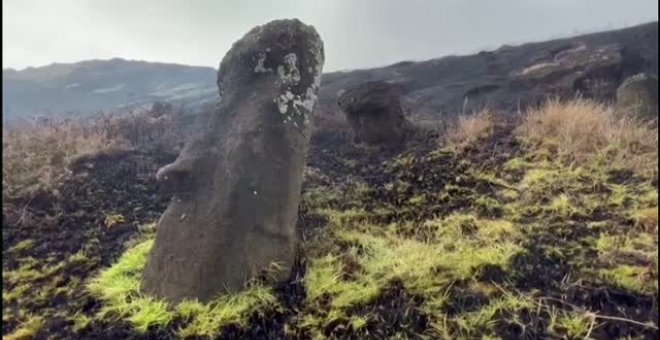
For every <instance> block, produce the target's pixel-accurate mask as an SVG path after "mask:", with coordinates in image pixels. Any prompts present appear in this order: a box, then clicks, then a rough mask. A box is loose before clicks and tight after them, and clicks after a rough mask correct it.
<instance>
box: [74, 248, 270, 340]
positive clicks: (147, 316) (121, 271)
mask: <svg viewBox="0 0 660 340" xmlns="http://www.w3.org/2000/svg"><path fill="white" fill-rule="evenodd" d="M153 242H154V241H153V239H148V240H146V241H143V242H141V243H139V244H137V245H135V246H133V247H132V248H130V249H128V250H127V251H126V252H125V253H124V254H123V255H122V256H121V258H120V259H119V260H118V261H117V262H116V263H115V264H114V265H112V266H111V267H109V268H107V269H105V270H103V271H102V272H101V273H99V274H98V275H97V276H96V277H95V278H93V279H92V280H91V281H90V282H89V283H88V285H87V288H88V290H89V291H90V293H92V295H94V296H96V297H98V298H99V299H100V300H101V301H102V302H103V304H102V306H101V309H100V311H99V312H98V315H97V316H98V317H99V318H101V319H110V320H116V319H124V320H126V321H129V322H130V323H131V324H132V325H133V326H134V328H135V330H136V331H137V332H138V333H146V332H149V331H150V330H151V329H153V328H154V327H165V326H167V325H168V324H170V323H171V321H172V320H173V319H174V318H175V317H177V316H180V317H183V318H185V319H187V320H189V321H190V322H189V324H188V325H186V326H185V327H184V328H182V329H181V330H180V334H181V335H182V336H184V337H185V336H209V337H213V336H215V335H217V334H218V333H219V331H220V329H221V328H222V327H224V326H226V325H229V324H236V325H239V326H246V323H247V320H248V318H249V316H250V315H251V314H252V313H253V312H254V311H256V310H257V309H259V308H263V307H265V306H267V305H268V306H274V305H276V298H275V297H274V295H273V294H272V291H271V289H269V288H267V287H264V286H262V285H258V284H253V285H250V286H249V287H248V288H247V289H246V290H244V291H241V292H238V293H230V294H227V295H223V296H220V297H218V298H216V299H214V300H213V301H211V302H209V303H206V304H202V303H199V302H196V301H183V302H181V303H180V304H178V305H176V306H169V305H168V304H167V303H165V302H164V301H158V300H155V299H153V298H151V297H148V296H145V295H143V294H141V293H140V291H139V286H140V277H141V272H142V269H143V268H144V266H145V264H146V260H147V257H148V254H149V251H150V250H151V248H152V246H153Z"/></svg>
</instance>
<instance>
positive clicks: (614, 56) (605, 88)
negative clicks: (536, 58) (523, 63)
mask: <svg viewBox="0 0 660 340" xmlns="http://www.w3.org/2000/svg"><path fill="white" fill-rule="evenodd" d="M622 51H623V49H622V47H621V46H620V45H618V44H610V45H605V46H599V47H587V46H586V45H578V46H576V47H573V48H570V49H565V50H562V51H561V52H559V53H557V54H556V55H555V56H554V58H553V59H552V60H550V61H542V62H539V63H536V64H532V65H530V66H527V67H525V68H523V69H522V70H518V71H516V72H514V73H513V74H512V76H513V79H514V81H518V82H520V83H521V84H523V85H524V86H529V87H541V88H542V89H543V91H544V92H547V93H553V94H558V95H568V96H570V95H573V94H574V93H579V94H581V95H583V96H585V97H589V98H594V99H599V100H606V99H610V98H613V97H614V94H615V91H616V84H618V83H619V81H620V78H621V74H622V70H623V66H624V58H623V56H622Z"/></svg>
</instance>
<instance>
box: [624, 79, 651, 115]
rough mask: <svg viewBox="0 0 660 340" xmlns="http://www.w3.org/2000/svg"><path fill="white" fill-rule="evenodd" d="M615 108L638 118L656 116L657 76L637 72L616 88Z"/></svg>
mask: <svg viewBox="0 0 660 340" xmlns="http://www.w3.org/2000/svg"><path fill="white" fill-rule="evenodd" d="M616 103H617V110H618V111H619V112H622V113H627V114H633V115H635V116H637V117H640V118H653V117H656V118H657V117H658V78H657V77H655V76H653V75H651V74H648V73H639V74H636V75H634V76H632V77H630V78H628V79H626V80H625V81H624V82H623V83H622V84H621V85H620V86H619V88H618V89H617V90H616Z"/></svg>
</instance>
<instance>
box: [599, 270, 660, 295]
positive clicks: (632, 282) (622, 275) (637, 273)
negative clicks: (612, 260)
mask: <svg viewBox="0 0 660 340" xmlns="http://www.w3.org/2000/svg"><path fill="white" fill-rule="evenodd" d="M648 273H649V268H648V267H641V266H631V265H626V264H621V265H618V266H616V267H614V268H612V269H600V270H599V274H600V276H601V278H602V279H604V280H605V281H608V282H611V283H613V284H614V285H615V286H618V287H620V288H623V289H626V290H628V291H630V292H633V293H639V294H653V293H655V292H657V286H655V284H654V283H652V282H650V281H651V279H650V278H648V277H646V276H647V274H648Z"/></svg>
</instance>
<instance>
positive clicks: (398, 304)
mask: <svg viewBox="0 0 660 340" xmlns="http://www.w3.org/2000/svg"><path fill="white" fill-rule="evenodd" d="M511 126H512V125H511V124H510V122H503V123H502V124H500V125H498V126H497V127H496V129H495V131H494V133H493V134H492V136H490V137H489V138H488V139H485V140H482V141H480V142H479V143H478V144H477V145H478V146H476V147H473V148H468V149H466V150H464V151H463V155H462V157H461V159H457V158H456V157H455V156H454V155H452V154H451V153H447V152H435V153H434V151H436V150H437V149H438V146H437V144H436V142H435V140H434V139H433V138H431V139H426V140H419V141H413V142H411V143H410V144H409V145H406V146H403V145H402V146H400V147H399V148H390V149H386V150H385V149H380V150H372V149H365V148H363V147H359V146H355V145H353V144H351V143H349V142H348V140H347V139H345V138H344V137H338V136H332V135H329V136H322V137H317V138H315V139H314V140H313V141H312V147H311V148H310V151H309V156H308V166H310V167H312V168H316V169H319V170H320V171H321V172H322V174H323V175H324V176H325V179H308V180H307V181H306V182H305V183H304V185H303V191H307V190H310V189H313V188H315V187H318V186H327V185H332V186H337V187H342V186H351V185H353V183H354V182H355V181H356V180H359V181H362V182H365V183H367V184H368V185H369V187H370V188H371V190H370V191H369V192H368V193H366V195H367V196H366V197H364V198H363V202H364V203H365V206H364V208H365V209H366V210H367V211H369V210H370V209H373V208H376V207H378V206H383V205H388V206H395V207H397V209H396V211H398V212H397V213H396V214H394V213H392V214H390V215H384V216H379V217H377V218H378V219H380V220H379V221H382V222H389V221H423V220H425V219H429V218H434V217H437V216H445V215H447V214H449V213H451V212H453V211H461V210H467V209H469V208H470V207H472V206H473V203H474V202H473V201H474V199H475V198H476V197H477V196H489V195H493V193H494V192H495V189H496V188H494V187H493V184H492V183H488V182H485V181H483V180H479V179H476V178H474V176H472V174H471V171H473V170H474V165H475V164H478V165H479V167H480V168H481V169H488V170H490V171H493V172H496V173H497V172H500V171H502V166H503V164H504V163H505V162H506V161H507V160H509V159H511V158H513V157H518V156H520V155H521V154H522V153H523V152H524V150H522V146H521V145H519V144H518V143H517V141H516V140H515V138H514V137H513V136H512V127H511ZM175 156H176V155H166V154H165V155H164V154H160V153H159V154H149V153H140V152H131V153H127V154H126V155H124V156H123V157H122V158H120V159H111V160H108V159H104V158H100V159H91V160H89V161H88V162H87V163H88V165H89V166H86V167H83V169H82V170H79V171H78V172H77V173H76V174H75V175H74V176H73V177H71V178H70V179H69V180H68V181H67V182H66V183H64V184H63V185H62V187H61V188H60V189H59V195H57V196H55V195H53V196H51V197H50V202H48V200H45V201H46V202H47V203H39V204H35V205H33V206H31V207H30V209H31V211H33V218H32V220H31V221H30V223H25V222H22V223H17V222H16V221H15V220H14V221H3V232H4V233H3V236H5V237H3V270H14V269H16V268H17V267H18V266H19V262H18V260H19V259H21V258H22V257H24V256H28V255H29V256H32V257H33V258H34V259H36V260H37V261H38V262H39V263H41V265H42V266H44V267H45V266H46V265H47V264H56V263H59V262H62V261H66V260H67V259H68V258H69V257H70V256H71V255H73V254H75V253H76V252H78V251H79V250H81V249H85V250H86V252H87V257H88V259H89V260H88V261H87V262H86V263H83V264H79V265H71V264H68V265H66V266H65V267H64V269H63V270H62V272H61V273H60V275H62V276H63V277H64V278H65V280H64V281H63V282H62V283H61V284H62V285H68V284H69V283H70V282H71V281H72V280H73V279H74V278H77V279H79V280H80V281H84V280H86V279H88V278H89V277H91V276H92V275H93V274H95V273H96V272H97V271H98V270H99V269H100V268H103V267H107V266H109V265H110V264H111V263H112V262H113V261H114V260H116V259H117V258H118V257H119V255H120V254H121V253H122V252H123V251H124V249H125V246H124V243H125V242H127V241H129V240H131V239H133V238H135V237H136V236H137V233H138V232H137V226H138V225H141V224H144V223H148V222H153V221H155V220H156V219H157V218H158V217H159V216H160V214H161V213H162V212H163V211H164V210H165V208H166V206H167V203H168V200H169V198H168V197H167V195H164V194H162V193H160V192H159V189H158V187H157V185H156V182H155V178H154V177H155V176H154V174H155V173H156V170H157V169H158V168H159V167H160V166H162V165H164V164H167V163H169V162H170V161H172V160H173V159H174V158H175ZM404 158H407V159H409V160H410V161H409V162H407V163H405V165H401V166H399V167H396V166H395V167H392V165H391V164H392V163H393V162H392V161H394V163H396V160H400V159H404ZM618 177H619V176H614V178H618ZM327 181H329V182H330V183H327ZM397 182H400V183H406V186H405V190H401V191H396V192H395V191H392V190H388V189H386V186H387V184H388V183H397ZM453 187H457V188H468V189H465V190H460V189H458V190H455V191H452V192H451V194H452V195H451V199H449V200H444V201H443V200H442V199H441V198H440V196H439V195H437V193H438V192H441V191H443V189H445V188H453ZM420 196H425V197H426V201H425V203H424V204H423V205H421V206H417V205H414V203H410V198H413V197H420ZM16 209H17V208H16ZM481 213H482V215H484V217H486V218H491V217H492V218H496V217H497V215H498V212H496V211H495V212H493V211H483V212H481ZM107 214H121V215H123V216H124V217H125V222H124V223H120V224H119V225H115V226H113V227H112V228H110V229H109V228H107V227H106V226H105V225H104V219H105V217H106V215H107ZM3 216H4V212H3ZM611 217H612V216H608V215H603V216H600V217H597V218H600V219H608V218H611ZM594 218H596V217H594ZM3 220H5V219H3ZM591 220H592V221H593V220H594V219H591ZM326 222H327V221H326V220H325V219H324V218H323V217H321V216H318V215H314V214H313V213H311V212H309V211H307V210H306V209H305V205H304V204H303V205H302V206H301V209H300V216H299V223H298V224H299V229H300V231H301V233H302V235H303V237H307V235H311V234H313V233H314V230H318V229H319V228H322V227H323V226H324V225H325V223H326ZM530 222H533V220H531V219H530ZM585 225H586V221H582V222H580V221H577V224H576V225H573V226H571V228H570V229H567V230H566V231H567V233H566V234H561V233H557V234H548V233H544V232H543V231H539V230H533V231H530V235H529V238H528V241H527V242H526V243H524V244H523V246H524V248H525V252H524V253H523V254H522V255H520V256H517V257H515V258H514V259H513V260H512V267H513V268H515V269H516V270H515V274H513V275H509V274H507V273H504V272H503V271H502V269H501V268H499V267H494V268H486V269H484V270H483V271H482V273H481V276H480V277H479V280H482V281H484V282H502V281H503V279H504V276H507V275H508V276H507V277H506V279H507V280H510V281H512V284H513V286H514V287H515V288H516V289H518V290H520V291H521V292H523V293H530V294H531V292H532V291H533V294H535V295H537V296H542V297H544V298H548V299H549V300H548V301H555V300H557V301H562V302H556V301H555V302H549V303H550V304H555V305H557V306H558V307H561V308H579V309H584V310H588V311H593V312H596V313H598V314H599V315H603V316H612V317H620V318H626V319H631V320H637V321H639V322H646V321H649V320H651V321H653V323H654V324H655V325H657V322H658V321H657V320H658V307H657V303H656V301H655V300H656V299H657V296H643V295H638V294H633V293H630V292H625V291H622V290H620V289H618V288H616V287H609V286H604V285H603V284H602V283H590V282H586V283H583V284H582V285H579V286H572V287H570V288H568V289H566V288H565V287H563V286H562V285H561V284H560V283H561V282H562V279H563V278H564V277H566V275H567V274H568V273H571V272H572V271H573V270H574V269H575V267H574V266H575V262H574V261H570V259H571V256H580V258H582V259H587V260H588V259H590V258H592V257H593V254H589V253H579V254H564V256H562V255H561V254H555V255H548V252H545V251H544V248H545V247H547V246H549V245H555V244H563V243H565V242H567V240H576V241H575V242H578V241H579V239H581V238H583V237H584V236H585V235H587V234H589V231H588V230H585V228H584V227H585ZM25 239H31V240H33V241H34V244H35V246H34V247H33V248H32V249H28V250H25V251H22V252H19V253H18V254H16V253H12V252H9V251H8V249H9V248H10V247H11V246H14V245H15V244H17V243H18V242H19V241H21V240H25ZM303 239H304V238H303ZM304 275H305V259H304V258H302V259H300V261H299V262H298V265H297V266H296V268H295V270H294V272H293V273H292V276H291V278H290V279H289V280H288V281H287V282H283V283H281V284H279V285H278V286H277V288H276V295H277V297H278V300H279V301H280V303H281V305H283V306H284V307H285V308H283V309H281V310H266V311H260V312H259V313H255V314H254V315H253V316H252V317H251V319H250V327H249V328H247V329H241V328H238V327H235V326H229V327H227V328H226V329H224V331H223V332H222V336H221V337H220V338H222V339H281V338H285V337H287V335H285V332H284V325H285V324H287V323H288V322H289V321H291V320H293V319H295V317H296V315H297V313H298V311H299V309H300V308H303V305H304V301H305V296H306V293H305V289H304V286H303V284H302V282H301V278H302V277H303V276H304ZM10 288H12V287H9V286H8V284H7V283H6V282H5V281H4V280H3V291H5V290H7V289H10ZM38 288H39V283H38V282H37V283H35V286H34V287H33V288H32V289H33V290H37V289H38ZM78 290H79V291H75V292H73V293H71V294H67V295H64V296H62V295H58V296H52V297H49V298H48V299H46V300H45V301H41V302H38V301H36V300H35V301H32V300H30V301H26V302H21V303H20V304H15V305H14V306H11V305H9V306H7V305H5V306H3V309H4V310H5V311H6V310H10V311H11V310H16V309H17V308H23V309H27V310H29V311H31V312H34V313H38V314H41V315H47V316H48V317H47V318H46V324H45V326H44V327H42V330H41V331H40V333H39V334H38V336H37V338H39V339H41V338H43V339H45V338H49V339H74V338H84V339H174V338H176V331H177V328H178V326H180V325H181V324H183V323H185V320H177V321H175V322H174V323H173V324H172V325H170V327H168V328H167V329H154V330H153V331H151V332H149V333H148V334H146V335H140V334H137V333H136V332H134V331H133V330H132V328H131V326H130V324H128V323H126V322H119V321H117V322H106V321H93V322H92V323H91V324H90V325H89V326H88V327H87V328H85V329H83V330H82V331H80V332H78V333H76V332H74V331H73V329H72V322H71V321H68V320H66V318H64V317H63V316H61V314H58V313H57V312H58V311H61V310H65V311H66V313H64V315H67V314H68V315H72V314H73V313H75V312H77V311H83V312H85V313H89V314H90V315H91V314H92V313H94V312H95V311H96V310H98V308H99V305H100V302H99V301H96V300H95V299H94V298H92V297H90V296H89V295H88V294H87V293H85V292H84V291H83V290H82V288H78ZM32 293H33V292H29V293H28V295H29V296H32ZM420 299H421V298H420V297H416V296H413V295H411V294H409V293H408V292H406V290H405V288H403V286H402V285H401V284H399V283H397V282H392V283H391V285H390V287H388V289H386V290H384V291H383V292H382V294H381V296H380V297H379V298H378V299H376V300H375V301H372V302H371V303H369V304H367V305H363V306H356V307H355V309H354V310H353V313H355V314H356V315H362V314H369V315H371V316H374V315H375V316H377V318H376V319H377V320H378V322H374V321H370V322H369V323H368V324H367V326H366V327H365V328H363V329H361V330H354V329H352V328H351V327H350V326H349V325H341V324H338V325H333V326H332V327H328V329H326V330H325V335H326V336H327V337H329V338H336V339H364V338H374V339H384V338H391V337H392V336H394V335H402V336H405V337H407V338H415V337H416V336H418V335H419V334H424V333H425V332H426V331H427V327H429V325H428V322H427V316H426V315H424V314H423V313H422V312H421V311H419V310H418V308H416V306H417V305H418V304H419V301H420ZM552 299H555V300H552ZM485 303H487V299H486V298H484V297H483V296H478V295H472V296H468V295H465V296H461V295H454V296H452V297H451V300H450V301H449V303H448V307H447V310H445V311H443V312H445V313H448V314H451V313H461V312H465V311H470V310H477V309H478V308H479V306H482V305H484V304H485ZM566 304H570V305H571V306H572V307H567V306H566ZM452 308H453V309H454V310H453V311H452ZM547 317H548V316H547V313H545V312H543V311H541V312H537V311H523V312H522V313H521V315H518V319H519V320H522V322H523V324H524V325H526V327H525V328H521V327H520V325H519V324H513V323H511V324H507V323H502V324H501V325H500V326H498V332H499V335H500V336H501V337H502V338H503V339H541V338H556V336H553V335H550V334H548V333H547V331H546V328H547ZM17 322H18V320H17V318H11V319H10V320H9V322H5V323H3V334H7V333H9V332H11V331H12V330H14V329H15V328H16V327H17ZM294 332H295V334H296V335H295V336H293V337H295V338H300V339H306V338H310V337H311V336H310V335H309V334H306V333H305V332H304V331H302V330H295V329H294ZM627 336H629V337H642V338H645V339H652V338H657V336H658V333H657V330H653V329H651V328H644V327H640V326H637V325H634V324H632V323H629V322H625V321H608V322H606V323H605V326H603V327H600V328H598V329H595V330H594V331H593V333H592V334H591V337H592V338H598V339H612V338H616V337H627ZM289 337H291V336H290V335H289Z"/></svg>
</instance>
